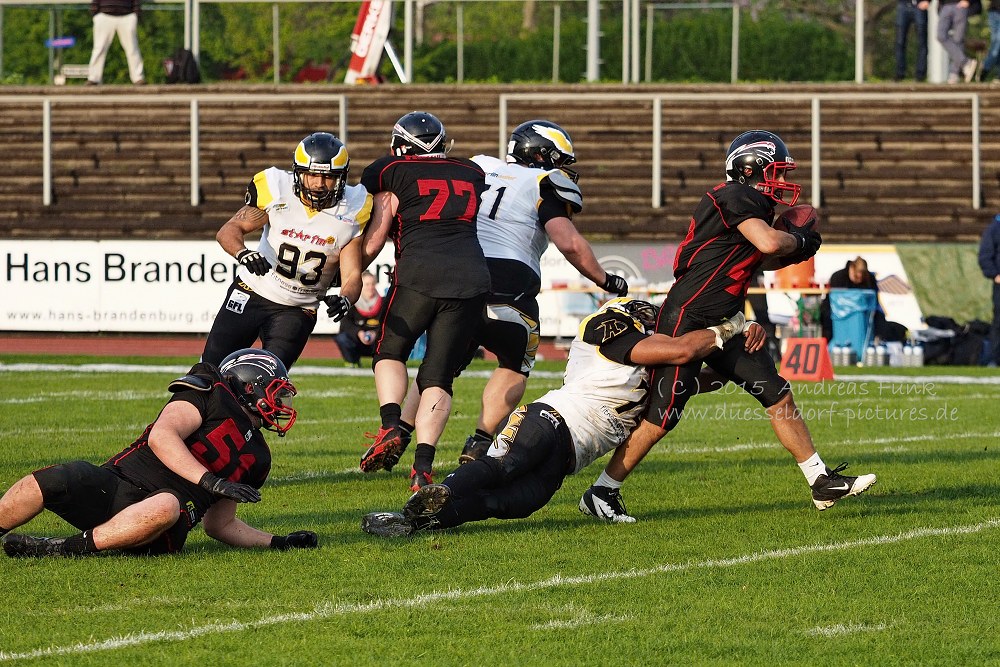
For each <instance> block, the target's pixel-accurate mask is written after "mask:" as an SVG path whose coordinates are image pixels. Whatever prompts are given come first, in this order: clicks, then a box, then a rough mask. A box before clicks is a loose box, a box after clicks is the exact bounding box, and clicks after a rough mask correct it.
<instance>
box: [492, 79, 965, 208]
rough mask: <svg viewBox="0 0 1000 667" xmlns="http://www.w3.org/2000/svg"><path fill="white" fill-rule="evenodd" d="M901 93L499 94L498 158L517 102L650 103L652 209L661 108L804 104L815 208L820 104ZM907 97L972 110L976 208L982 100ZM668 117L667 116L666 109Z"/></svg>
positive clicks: (658, 174) (657, 193)
mask: <svg viewBox="0 0 1000 667" xmlns="http://www.w3.org/2000/svg"><path fill="white" fill-rule="evenodd" d="M900 99H901V98H900V95H898V94H895V93H623V94H616V93H593V94H581V93H502V94H501V95H500V122H499V126H500V127H499V135H498V137H499V141H498V146H499V152H498V154H499V155H503V154H504V153H505V152H506V146H507V139H508V136H509V132H510V129H509V123H508V120H507V118H508V105H509V104H510V103H511V102H515V101H544V102H552V101H557V100H567V101H575V102H588V101H607V102H616V103H621V102H630V101H631V102H651V103H652V105H653V109H652V114H651V115H652V117H651V118H650V126H651V129H652V132H651V137H650V144H651V147H652V159H651V164H650V172H651V184H650V204H651V206H652V207H653V208H654V209H658V208H661V207H662V182H663V142H662V141H661V140H660V139H661V137H662V136H663V114H664V113H665V112H664V105H665V104H667V105H669V104H671V103H676V102H698V101H752V100H767V101H778V100H782V101H786V102H801V103H806V102H808V103H809V105H810V118H811V142H810V144H811V154H810V166H811V179H810V182H811V191H810V199H811V201H812V204H813V205H814V206H817V207H818V206H819V205H820V202H821V201H822V185H821V181H820V177H821V174H822V170H823V163H822V157H821V154H820V147H821V145H822V134H823V133H822V123H821V108H822V102H823V101H826V100H830V101H837V102H845V101H873V102H874V101H884V100H895V101H898V100H900ZM905 99H906V100H907V101H909V100H920V101H938V102H963V101H964V102H968V104H969V107H970V115H971V118H970V121H969V131H970V135H971V144H972V156H971V169H972V173H971V175H970V179H969V180H970V182H971V184H972V185H971V190H972V192H971V203H972V208H973V209H976V210H978V209H979V208H980V205H981V204H980V197H979V191H980V179H981V174H982V167H981V142H980V102H979V95H978V94H976V93H907V95H906V97H905ZM667 109H668V110H667V111H666V113H668V114H669V107H667Z"/></svg>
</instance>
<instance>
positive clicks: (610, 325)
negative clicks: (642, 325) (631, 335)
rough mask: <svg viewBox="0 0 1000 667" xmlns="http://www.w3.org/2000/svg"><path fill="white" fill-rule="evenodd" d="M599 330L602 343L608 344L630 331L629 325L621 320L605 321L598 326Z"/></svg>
mask: <svg viewBox="0 0 1000 667" xmlns="http://www.w3.org/2000/svg"><path fill="white" fill-rule="evenodd" d="M597 330H598V331H600V332H601V342H602V343H607V342H608V341H609V340H612V339H614V338H615V337H617V336H621V335H622V334H623V333H625V332H626V331H628V325H627V324H625V323H624V322H622V321H620V320H605V321H604V322H601V323H600V324H598V325H597Z"/></svg>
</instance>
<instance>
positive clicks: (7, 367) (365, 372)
mask: <svg viewBox="0 0 1000 667" xmlns="http://www.w3.org/2000/svg"><path fill="white" fill-rule="evenodd" d="M188 370H190V367H189V366H171V365H163V366H157V365H153V364H41V363H20V364H5V363H0V373H18V372H38V371H51V372H75V373H178V374H184V373H187V372H188ZM407 370H408V371H409V373H410V375H416V373H417V369H416V368H409V369H407ZM492 373H493V371H492V370H479V371H466V372H464V373H462V375H463V376H464V377H474V378H488V377H489V376H490V375H491V374H492ZM290 375H291V376H292V377H293V378H294V377H295V376H296V375H342V376H355V377H372V372H371V370H370V369H368V368H337V367H333V366H296V367H295V368H294V369H293V371H292V372H291V373H290ZM562 376H563V373H562V371H541V370H536V371H532V373H531V377H533V378H550V379H558V378H561V377H562ZM836 379H837V380H838V381H840V382H881V383H886V384H887V383H896V384H927V383H939V384H982V385H1000V375H990V376H978V377H977V376H965V375H838V376H836Z"/></svg>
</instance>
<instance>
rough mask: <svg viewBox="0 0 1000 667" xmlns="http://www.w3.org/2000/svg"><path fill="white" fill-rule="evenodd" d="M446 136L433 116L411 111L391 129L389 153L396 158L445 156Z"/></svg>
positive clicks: (441, 124) (423, 112)
mask: <svg viewBox="0 0 1000 667" xmlns="http://www.w3.org/2000/svg"><path fill="white" fill-rule="evenodd" d="M447 139H448V135H447V133H446V132H445V129H444V124H443V123H442V122H441V121H440V120H438V118H437V116H435V115H434V114H430V113H427V112H426V111H412V112H410V113H408V114H406V115H405V116H403V117H402V118H400V119H399V120H397V121H396V124H395V125H394V126H393V128H392V139H391V140H390V142H389V150H390V152H391V153H392V154H393V155H395V156H397V157H403V156H406V155H441V156H443V155H445V154H446V153H447V152H448V151H447V148H446V147H445V142H446V141H447Z"/></svg>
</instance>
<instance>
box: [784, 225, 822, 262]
mask: <svg viewBox="0 0 1000 667" xmlns="http://www.w3.org/2000/svg"><path fill="white" fill-rule="evenodd" d="M814 224H816V223H815V221H813V222H810V223H808V224H806V225H803V226H802V227H799V228H798V229H792V230H790V231H789V232H788V233H789V234H791V235H792V236H793V237H795V243H796V248H795V250H794V251H792V252H791V253H789V254H787V255H785V256H784V257H782V261H781V263H782V264H784V265H785V266H788V265H789V264H798V263H799V262H804V261H806V260H807V259H809V258H810V257H812V256H813V255H815V254H816V251H818V250H819V247H820V246H821V245H823V237H822V236H820V234H819V232H817V231H816V230H814V229H813V225H814Z"/></svg>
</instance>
